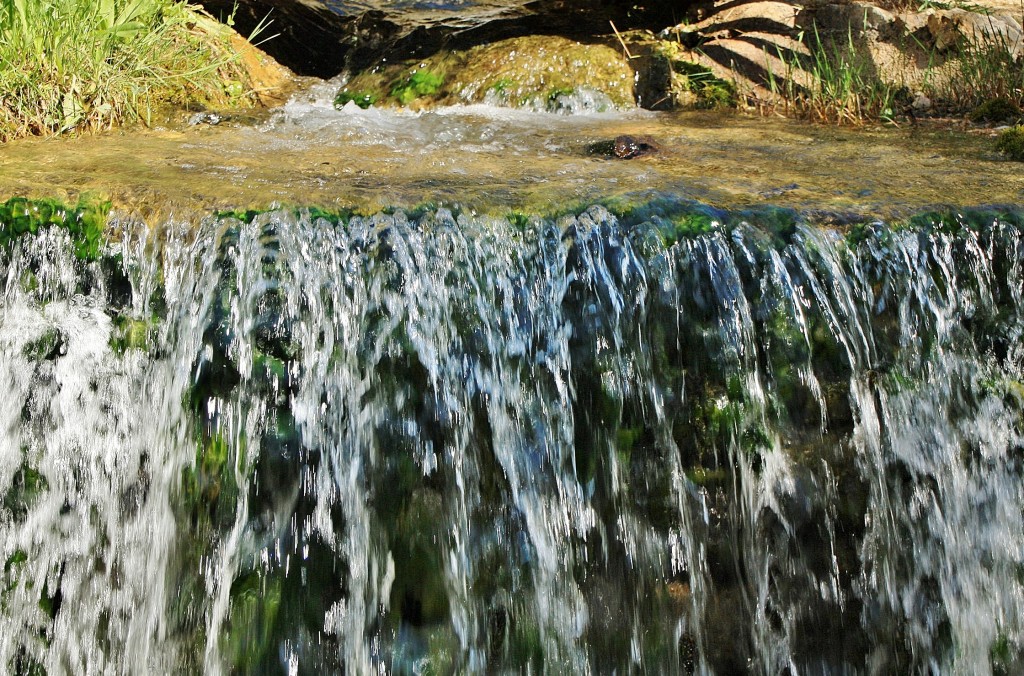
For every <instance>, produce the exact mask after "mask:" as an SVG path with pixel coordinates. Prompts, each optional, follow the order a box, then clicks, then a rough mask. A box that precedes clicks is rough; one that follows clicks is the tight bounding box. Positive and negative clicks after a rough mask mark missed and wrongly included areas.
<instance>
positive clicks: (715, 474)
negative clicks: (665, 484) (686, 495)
mask: <svg viewBox="0 0 1024 676" xmlns="http://www.w3.org/2000/svg"><path fill="white" fill-rule="evenodd" d="M686 476H687V477H688V478H689V479H690V481H692V482H693V483H695V484H697V485H698V486H701V487H705V488H707V487H709V486H720V485H724V484H725V482H726V480H727V479H728V478H729V473H728V472H726V471H725V469H724V468H721V467H720V468H717V469H708V468H707V467H695V468H693V469H692V470H690V471H688V472H687V473H686Z"/></svg>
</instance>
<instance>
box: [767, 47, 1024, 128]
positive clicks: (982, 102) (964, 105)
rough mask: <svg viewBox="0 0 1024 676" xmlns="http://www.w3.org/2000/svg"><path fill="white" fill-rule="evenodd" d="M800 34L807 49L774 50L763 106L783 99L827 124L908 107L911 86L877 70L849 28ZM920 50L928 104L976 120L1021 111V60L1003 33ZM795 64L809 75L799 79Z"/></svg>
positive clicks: (788, 107)
mask: <svg viewBox="0 0 1024 676" xmlns="http://www.w3.org/2000/svg"><path fill="white" fill-rule="evenodd" d="M802 41H803V43H804V46H805V47H806V48H807V51H808V54H806V55H798V54H784V53H783V52H782V51H781V50H780V51H779V53H778V56H779V58H780V59H781V60H782V62H783V64H784V67H783V69H782V70H783V72H781V73H775V72H772V71H771V70H769V71H768V74H767V77H766V82H765V85H766V87H767V88H768V89H769V91H770V92H771V93H772V95H773V97H774V98H775V100H776V102H775V103H773V104H770V105H769V106H768V107H767V108H766V111H767V112H778V109H779V108H780V107H782V108H784V110H783V111H782V112H784V113H786V114H787V115H794V116H796V117H801V118H805V119H809V120H812V121H815V122H824V123H831V124H859V123H863V122H868V121H876V120H883V121H893V120H894V119H895V118H897V117H900V116H902V115H906V114H908V111H909V109H910V103H911V99H912V95H911V94H910V91H911V90H910V89H909V88H908V87H907V86H904V83H902V82H887V81H885V80H883V79H882V78H881V77H879V75H878V73H877V71H876V69H875V67H874V66H873V64H872V63H871V62H870V59H869V58H868V56H867V55H866V53H864V50H863V49H858V47H856V46H855V45H854V40H853V37H852V33H851V34H849V35H848V37H847V39H846V40H841V39H840V40H833V39H829V38H825V37H822V36H820V35H819V34H818V33H817V31H814V32H812V33H809V34H807V35H805V36H804V37H803V40H802ZM918 46H919V47H920V48H921V49H925V47H924V46H923V45H920V44H919V45H918ZM926 56H927V57H928V62H929V64H930V65H929V66H928V67H927V68H926V69H925V70H924V73H923V78H922V81H921V82H920V83H919V85H917V86H918V87H919V88H920V90H921V91H922V92H924V93H925V94H926V95H927V96H928V98H929V99H930V100H931V101H932V103H933V104H934V108H933V110H934V111H937V112H940V113H943V114H954V115H969V117H970V118H971V119H972V120H973V121H975V122H985V121H987V122H1003V121H1014V120H1016V119H1019V117H1020V114H1021V113H1020V109H1021V108H1024V62H1022V61H1020V60H1018V59H1016V58H1015V57H1014V52H1013V49H1012V45H1010V44H1007V43H1006V41H1005V40H1001V39H999V38H994V39H990V40H985V41H973V40H964V41H962V42H961V43H960V44H959V45H957V46H956V47H955V51H953V52H952V53H951V54H938V53H936V52H934V51H932V52H927V53H926ZM766 62H767V59H766ZM801 71H803V72H806V73H807V75H808V77H807V78H806V80H805V81H804V80H801V76H800V73H801ZM921 112H925V113H927V111H918V114H920V113H921Z"/></svg>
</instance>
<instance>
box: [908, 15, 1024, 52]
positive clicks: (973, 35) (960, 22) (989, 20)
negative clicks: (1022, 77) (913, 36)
mask: <svg viewBox="0 0 1024 676" xmlns="http://www.w3.org/2000/svg"><path fill="white" fill-rule="evenodd" d="M927 29H928V34H929V36H930V38H931V42H932V44H933V45H934V47H935V49H937V50H938V51H940V52H944V51H946V50H948V49H950V48H952V47H955V46H957V45H961V44H977V43H981V42H993V43H996V44H1001V45H1003V46H1005V47H1006V48H1007V49H1009V50H1010V52H1011V53H1012V54H1013V55H1014V56H1019V55H1020V53H1021V48H1022V43H1024V31H1022V30H1021V26H1020V24H1019V23H1017V21H1016V20H1015V19H1014V18H1012V17H1010V16H1007V15H995V14H979V13H977V12H969V11H967V10H964V9H943V10H938V11H934V12H932V13H931V14H930V15H929V16H928V20H927Z"/></svg>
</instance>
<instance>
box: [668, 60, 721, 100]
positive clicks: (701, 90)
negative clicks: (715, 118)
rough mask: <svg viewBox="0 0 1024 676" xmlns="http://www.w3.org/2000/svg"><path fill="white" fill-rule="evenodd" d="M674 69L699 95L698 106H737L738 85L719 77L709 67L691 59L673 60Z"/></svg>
mask: <svg viewBox="0 0 1024 676" xmlns="http://www.w3.org/2000/svg"><path fill="white" fill-rule="evenodd" d="M672 71H673V72H675V73H678V74H679V75H682V76H684V77H685V78H686V80H685V87H686V88H687V89H688V90H689V91H690V92H692V93H693V94H694V95H695V96H696V97H697V100H696V104H695V105H696V107H697V108H707V109H713V108H733V107H735V106H736V85H734V84H733V83H732V82H730V81H728V80H723V79H722V78H720V77H717V76H716V75H715V74H714V73H712V72H711V71H710V70H709V69H708V68H705V67H704V66H701V65H700V64H696V63H692V62H690V61H673V62H672Z"/></svg>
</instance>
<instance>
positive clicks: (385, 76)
mask: <svg viewBox="0 0 1024 676" xmlns="http://www.w3.org/2000/svg"><path fill="white" fill-rule="evenodd" d="M632 86H633V72H632V69H631V68H630V67H629V64H628V63H627V62H626V61H625V59H624V58H623V57H622V55H621V54H619V53H618V52H617V51H616V50H614V49H612V48H610V47H607V46H603V45H582V44H579V43H577V42H574V41H572V40H566V39H564V38H557V37H550V36H525V37H519V38H511V39H508V40H500V41H498V42H493V43H488V44H486V45H480V46H478V47H473V48H471V49H468V50H465V51H458V52H452V51H443V52H438V53H437V54H434V55H432V56H430V57H428V58H426V59H423V60H417V61H407V62H404V63H400V64H383V65H381V64H378V65H376V66H375V67H373V68H371V69H367V70H366V71H364V72H361V73H358V74H356V75H355V77H353V78H352V79H351V80H350V81H349V83H348V85H347V86H346V87H345V88H344V89H342V90H341V91H340V92H339V93H338V98H337V99H336V103H339V104H342V105H343V104H344V103H347V102H348V100H354V101H355V102H356V103H357V105H358V104H359V103H360V99H361V100H363V101H364V102H365V101H374V102H375V103H376V104H379V105H401V106H410V105H411V106H412V107H415V108H422V107H425V106H427V105H453V104H460V103H475V102H481V101H484V100H490V101H491V102H496V103H500V104H505V105H512V106H529V107H539V108H555V107H557V106H558V105H560V98H561V97H563V96H565V95H567V94H571V93H573V92H577V91H579V90H580V89H587V90H593V91H596V92H600V93H602V94H604V95H606V96H607V97H608V98H609V99H610V100H611V102H612V105H614V106H618V107H630V106H632V105H634V100H633V90H632Z"/></svg>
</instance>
